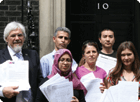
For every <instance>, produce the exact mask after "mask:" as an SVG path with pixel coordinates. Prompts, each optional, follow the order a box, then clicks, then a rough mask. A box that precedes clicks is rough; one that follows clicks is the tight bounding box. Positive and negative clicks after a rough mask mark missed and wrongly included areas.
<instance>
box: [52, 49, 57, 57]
mask: <svg viewBox="0 0 140 102" xmlns="http://www.w3.org/2000/svg"><path fill="white" fill-rule="evenodd" d="M55 53H56V50H55V49H54V50H53V52H52V56H53V59H54V55H55Z"/></svg>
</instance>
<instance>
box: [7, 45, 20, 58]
mask: <svg viewBox="0 0 140 102" xmlns="http://www.w3.org/2000/svg"><path fill="white" fill-rule="evenodd" d="M7 48H8V51H9V54H10V56H11V58H12V60H13V61H16V60H18V58H17V57H16V56H15V54H16V52H14V51H13V49H11V48H10V47H9V46H7ZM19 54H20V55H22V52H21V51H20V52H19Z"/></svg>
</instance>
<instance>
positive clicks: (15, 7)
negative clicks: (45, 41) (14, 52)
mask: <svg viewBox="0 0 140 102" xmlns="http://www.w3.org/2000/svg"><path fill="white" fill-rule="evenodd" d="M27 1H28V0H3V1H2V2H1V3H0V49H2V48H5V47H6V44H5V42H4V40H3V31H4V28H5V26H6V24H7V23H9V22H11V21H19V22H21V23H23V24H24V25H25V27H26V28H27V24H28V23H27V22H28V21H27V9H26V8H27V4H26V3H27ZM30 1H31V3H32V14H33V16H34V20H33V21H34V24H35V32H36V33H37V34H38V35H39V0H30ZM27 34H28V32H27ZM37 46H38V48H39V41H38V39H37Z"/></svg>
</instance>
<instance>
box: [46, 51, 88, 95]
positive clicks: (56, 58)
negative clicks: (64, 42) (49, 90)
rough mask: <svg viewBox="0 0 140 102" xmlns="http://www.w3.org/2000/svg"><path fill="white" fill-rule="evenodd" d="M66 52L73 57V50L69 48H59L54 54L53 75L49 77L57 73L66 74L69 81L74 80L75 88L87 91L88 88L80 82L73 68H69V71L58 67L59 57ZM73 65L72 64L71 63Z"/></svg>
mask: <svg viewBox="0 0 140 102" xmlns="http://www.w3.org/2000/svg"><path fill="white" fill-rule="evenodd" d="M65 53H67V54H69V55H70V57H71V59H73V57H72V54H71V52H70V51H69V50H68V49H59V50H58V51H57V52H56V53H55V56H54V64H53V66H52V72H51V75H49V76H48V78H51V77H53V76H54V75H55V74H56V73H59V74H60V75H61V76H64V75H65V76H64V77H65V78H66V79H67V78H68V79H69V81H72V82H73V88H74V89H77V90H83V91H84V93H85V94H86V93H87V90H86V88H85V87H84V85H83V84H82V83H81V82H80V80H79V79H77V78H76V77H75V76H74V75H73V73H72V68H70V70H68V71H67V72H65V73H64V72H62V71H61V70H60V69H59V68H58V62H59V59H60V57H61V56H62V55H64V54H65ZM71 66H72V65H71Z"/></svg>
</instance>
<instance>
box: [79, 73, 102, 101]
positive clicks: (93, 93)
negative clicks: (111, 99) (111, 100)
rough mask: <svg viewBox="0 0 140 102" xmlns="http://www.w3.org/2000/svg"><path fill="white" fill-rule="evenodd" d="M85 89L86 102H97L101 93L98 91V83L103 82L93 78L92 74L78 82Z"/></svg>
mask: <svg viewBox="0 0 140 102" xmlns="http://www.w3.org/2000/svg"><path fill="white" fill-rule="evenodd" d="M80 81H81V82H82V83H83V85H84V86H85V88H86V89H87V94H86V96H85V100H86V102H99V101H100V98H101V96H102V93H101V91H100V89H99V87H100V86H101V85H100V83H101V82H103V81H102V79H98V78H95V76H94V74H93V72H91V73H89V74H87V75H85V76H83V77H82V78H81V80H80Z"/></svg>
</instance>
